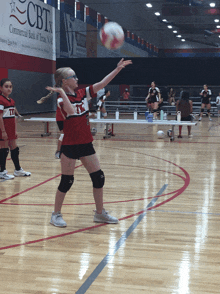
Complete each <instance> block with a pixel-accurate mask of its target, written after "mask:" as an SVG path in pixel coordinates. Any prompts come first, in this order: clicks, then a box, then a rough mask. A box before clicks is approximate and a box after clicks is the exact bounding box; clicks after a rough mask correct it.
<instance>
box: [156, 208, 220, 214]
mask: <svg viewBox="0 0 220 294" xmlns="http://www.w3.org/2000/svg"><path fill="white" fill-rule="evenodd" d="M151 211H154V212H170V213H182V214H210V215H220V213H214V212H201V211H179V210H162V209H151Z"/></svg>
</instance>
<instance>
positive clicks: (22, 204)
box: [0, 164, 186, 206]
mask: <svg viewBox="0 0 220 294" xmlns="http://www.w3.org/2000/svg"><path fill="white" fill-rule="evenodd" d="M79 166H82V164H81V165H79ZM79 166H77V167H79ZM120 166H126V167H134V166H131V165H120ZM77 167H76V168H77ZM135 167H138V166H135ZM139 168H142V169H151V170H156V171H162V172H164V173H168V174H172V175H175V176H177V177H180V178H181V179H182V180H183V181H185V180H186V179H185V178H184V177H183V176H181V175H179V174H176V173H172V172H168V171H166V170H161V169H156V168H151V167H147V168H146V167H140V166H139ZM60 175H61V174H59V175H57V176H55V177H53V178H50V179H48V180H46V181H44V182H42V183H40V184H38V185H36V186H33V187H31V188H28V189H26V190H24V191H22V192H19V193H16V194H15V195H12V196H10V197H8V198H6V199H4V200H1V201H0V204H4V205H17V206H20V205H21V206H29V205H30V206H53V205H54V204H46V203H45V204H37V203H30V204H28V203H3V202H5V201H6V200H9V199H11V198H14V197H16V196H18V195H20V194H23V193H25V192H28V191H29V190H32V189H34V188H36V187H39V186H41V185H43V184H44V183H46V182H48V181H51V180H53V179H55V178H57V177H59V176H60ZM180 189H181V188H179V189H178V190H175V191H172V192H170V193H167V194H161V195H159V196H151V197H147V198H139V199H129V200H117V201H109V202H103V204H111V203H126V202H134V201H140V200H144V199H152V198H155V197H162V196H165V195H170V194H173V193H176V192H178V191H179V190H180ZM94 204H95V203H94V202H92V203H74V204H63V205H66V206H77V205H94Z"/></svg>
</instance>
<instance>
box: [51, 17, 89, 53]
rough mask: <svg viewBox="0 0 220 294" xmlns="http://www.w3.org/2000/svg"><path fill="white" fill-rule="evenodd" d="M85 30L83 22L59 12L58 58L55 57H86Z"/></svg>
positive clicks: (85, 26) (85, 25)
mask: <svg viewBox="0 0 220 294" xmlns="http://www.w3.org/2000/svg"><path fill="white" fill-rule="evenodd" d="M93 29H94V28H93ZM86 30H87V24H86V23H85V22H82V21H81V20H79V19H75V18H74V17H73V16H71V15H70V14H67V13H63V12H60V56H57V57H58V58H59V57H60V58H77V57H87V50H86V38H87V37H86Z"/></svg>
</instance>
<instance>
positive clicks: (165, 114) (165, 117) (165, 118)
mask: <svg viewBox="0 0 220 294" xmlns="http://www.w3.org/2000/svg"><path fill="white" fill-rule="evenodd" d="M163 120H167V113H166V112H164V115H163Z"/></svg>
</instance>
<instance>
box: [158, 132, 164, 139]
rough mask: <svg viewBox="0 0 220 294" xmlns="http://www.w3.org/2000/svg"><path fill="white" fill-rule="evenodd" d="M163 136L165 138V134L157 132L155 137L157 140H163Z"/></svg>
mask: <svg viewBox="0 0 220 294" xmlns="http://www.w3.org/2000/svg"><path fill="white" fill-rule="evenodd" d="M164 136H165V134H164V132H163V131H158V132H157V137H158V138H159V139H163V138H164Z"/></svg>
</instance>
